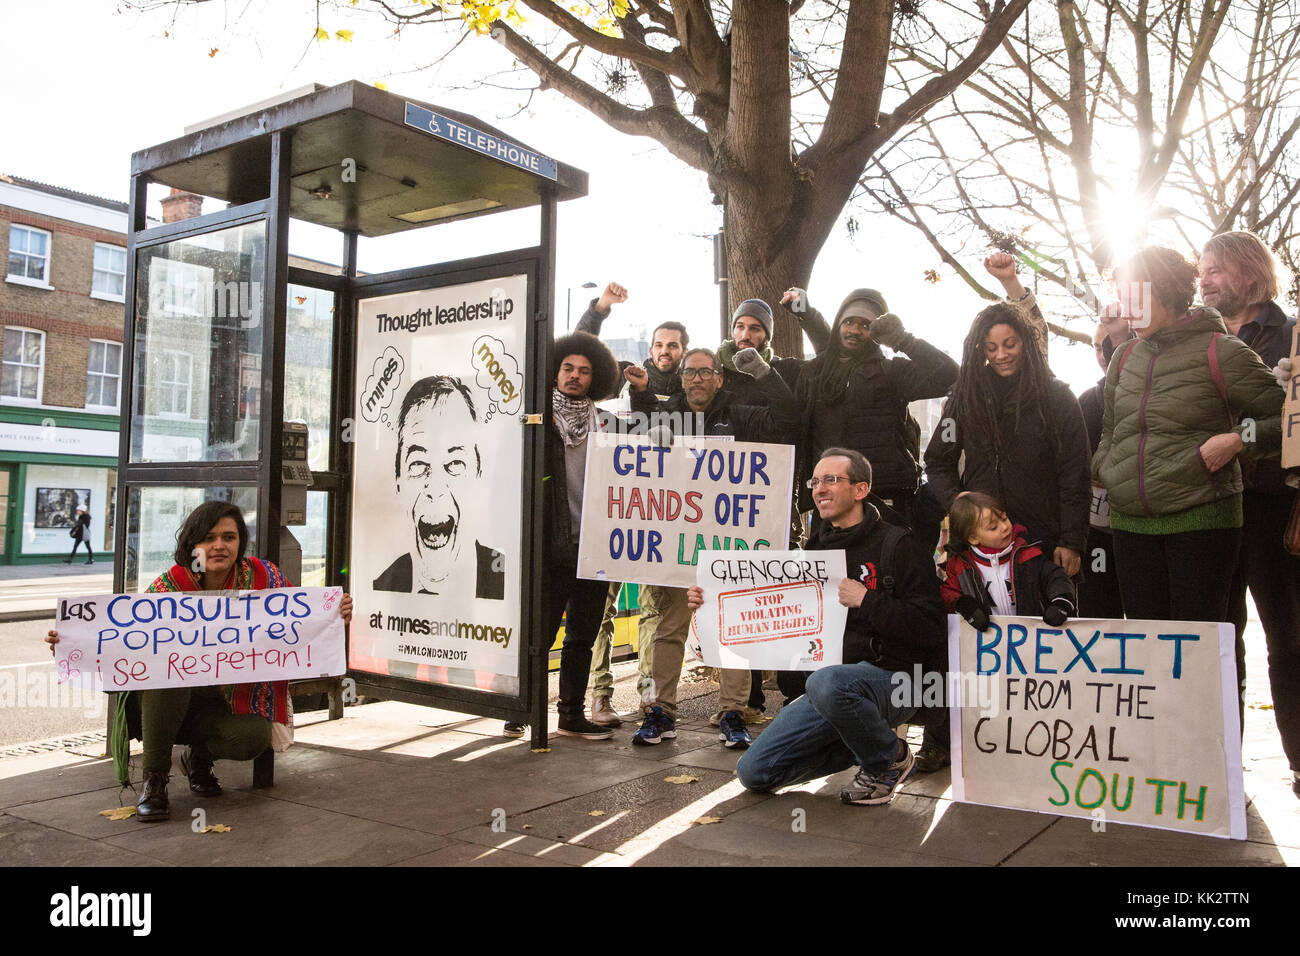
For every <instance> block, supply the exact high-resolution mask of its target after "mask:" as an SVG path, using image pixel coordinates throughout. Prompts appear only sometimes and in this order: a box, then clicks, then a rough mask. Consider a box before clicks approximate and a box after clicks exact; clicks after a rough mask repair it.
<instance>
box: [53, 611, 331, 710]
mask: <svg viewBox="0 0 1300 956" xmlns="http://www.w3.org/2000/svg"><path fill="white" fill-rule="evenodd" d="M342 598H343V590H342V588H275V589H272V590H266V591H223V592H220V593H217V592H214V591H204V592H185V593H167V594H104V595H97V596H92V597H79V598H65V599H63V600H60V601H59V607H58V612H57V614H56V617H55V620H56V625H55V627H56V629H57V630H58V632H59V643H58V644H56V645H54V651H55V654H54V660H55V667H56V669H57V671H58V675H59V681H60V683H73V684H80V685H81V686H84V687H94V688H102V689H103V690H106V691H119V690H151V689H158V688H163V687H205V686H208V685H212V684H248V683H253V682H257V681H277V680H299V679H302V678H310V677H335V676H338V675H341V674H343V673H344V672H345V671H346V670H347V661H346V659H345V655H344V632H343V618H342V617H341V616H340V614H339V607H340V605H341V603H342Z"/></svg>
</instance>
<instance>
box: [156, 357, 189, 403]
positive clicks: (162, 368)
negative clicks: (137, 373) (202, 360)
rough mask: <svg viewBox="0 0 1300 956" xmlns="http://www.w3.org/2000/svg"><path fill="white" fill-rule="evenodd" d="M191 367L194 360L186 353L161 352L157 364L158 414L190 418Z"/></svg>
mask: <svg viewBox="0 0 1300 956" xmlns="http://www.w3.org/2000/svg"><path fill="white" fill-rule="evenodd" d="M193 366H194V358H193V356H191V355H190V354H189V353H188V352H176V351H173V350H171V349H168V350H166V351H165V352H163V354H162V358H161V360H160V361H159V363H158V414H160V415H171V416H174V417H176V418H189V417H190V388H191V384H192V381H193V378H192V377H193V371H194V369H193Z"/></svg>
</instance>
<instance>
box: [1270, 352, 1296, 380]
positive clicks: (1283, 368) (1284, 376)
mask: <svg viewBox="0 0 1300 956" xmlns="http://www.w3.org/2000/svg"><path fill="white" fill-rule="evenodd" d="M1291 369H1292V365H1291V357H1290V356H1289V355H1288V356H1287V357H1286V358H1282V359H1278V363H1277V364H1276V365H1275V366H1273V377H1274V378H1275V379H1277V383H1278V384H1279V385H1281V386H1282V387H1283V388H1286V387H1287V385H1288V384H1290V382H1291Z"/></svg>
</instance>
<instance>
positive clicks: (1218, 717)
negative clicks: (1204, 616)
mask: <svg viewBox="0 0 1300 956" xmlns="http://www.w3.org/2000/svg"><path fill="white" fill-rule="evenodd" d="M948 654H949V666H950V673H949V681H950V685H951V690H952V693H951V694H950V698H949V699H950V700H952V701H954V705H953V707H952V709H951V720H952V766H953V795H954V797H955V798H956V799H958V800H964V801H966V802H969V803H983V804H990V805H993V806H999V807H1012V808H1016V809H1022V810H1035V811H1038V812H1040V813H1055V814H1061V815H1063V816H1075V817H1084V818H1088V819H1091V820H1092V821H1093V828H1094V829H1095V830H1100V829H1102V828H1103V827H1105V826H1106V825H1108V824H1111V823H1129V824H1138V825H1141V826H1149V827H1159V828H1161V829H1167V830H1183V831H1188V832H1192V833H1204V834H1210V835H1213V836H1220V837H1231V838H1232V839H1236V840H1244V839H1245V838H1246V802H1245V794H1244V791H1243V786H1242V767H1241V738H1240V736H1239V726H1240V725H1239V723H1238V714H1237V689H1236V686H1235V685H1236V673H1237V671H1236V664H1235V658H1234V652H1233V628H1232V626H1231V625H1229V624H1211V623H1202V622H1187V621H1124V620H1121V621H1105V620H1078V621H1072V622H1070V623H1069V624H1067V625H1066V626H1065V627H1064V628H1054V627H1048V626H1047V625H1045V624H1044V623H1043V622H1042V621H1041V620H1039V619H1037V618H1028V617H994V618H993V620H992V623H991V624H990V625H989V627H988V628H987V629H986V630H985V631H984V632H983V633H978V632H976V631H975V630H974V628H972V627H971V626H970V625H969V624H967V623H966V622H965V621H963V620H962V619H961V618H959V617H957V616H956V615H950V616H949V618H948Z"/></svg>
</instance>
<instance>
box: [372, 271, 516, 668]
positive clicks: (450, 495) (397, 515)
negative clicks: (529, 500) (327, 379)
mask: <svg viewBox="0 0 1300 956" xmlns="http://www.w3.org/2000/svg"><path fill="white" fill-rule="evenodd" d="M527 303H528V279H527V277H526V276H524V275H514V276H502V277H499V278H495V279H488V280H484V281H481V282H470V283H463V284H459V285H448V286H442V287H438V288H430V289H421V290H417V291H414V292H404V293H400V294H397V295H386V296H376V297H372V298H368V299H362V300H361V301H360V302H358V303H357V366H356V367H357V372H356V413H355V420H354V425H353V430H354V433H353V442H354V444H353V447H354V465H353V469H352V554H351V564H350V566H349V580H350V581H351V591H352V595H353V599H354V601H355V607H356V610H355V613H354V616H353V620H352V627H351V634H350V643H349V662H348V663H349V666H350V667H352V668H353V669H354V670H358V671H365V672H370V673H378V674H384V675H388V676H393V677H401V678H407V679H412V680H418V681H421V682H423V683H429V684H447V685H453V686H459V687H467V688H474V689H478V690H487V691H494V692H500V693H508V694H513V693H517V692H518V687H519V680H518V675H519V656H520V647H521V643H522V635H521V634H520V622H521V614H520V588H521V573H522V566H523V550H522V540H523V534H522V527H523V517H522V516H523V501H522V499H523V491H522V488H523V477H522V475H523V446H524V443H523V425H522V423H521V421H520V412H521V411H522V406H523V396H524V392H525V369H526V362H525V360H524V354H525V344H526V341H527V325H528V321H529V318H528V316H529V308H528V304H527Z"/></svg>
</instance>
